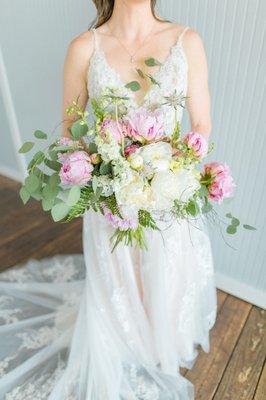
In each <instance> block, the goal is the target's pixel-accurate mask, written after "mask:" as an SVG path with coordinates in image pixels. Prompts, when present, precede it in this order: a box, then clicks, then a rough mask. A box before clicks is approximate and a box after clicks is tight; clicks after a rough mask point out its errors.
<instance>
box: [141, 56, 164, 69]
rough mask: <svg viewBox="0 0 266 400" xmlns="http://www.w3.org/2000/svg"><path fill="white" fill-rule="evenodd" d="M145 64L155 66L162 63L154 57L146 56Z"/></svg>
mask: <svg viewBox="0 0 266 400" xmlns="http://www.w3.org/2000/svg"><path fill="white" fill-rule="evenodd" d="M145 64H146V65H147V66H148V67H155V66H156V65H162V63H160V61H158V60H156V59H155V58H153V57H149V58H147V59H146V60H145Z"/></svg>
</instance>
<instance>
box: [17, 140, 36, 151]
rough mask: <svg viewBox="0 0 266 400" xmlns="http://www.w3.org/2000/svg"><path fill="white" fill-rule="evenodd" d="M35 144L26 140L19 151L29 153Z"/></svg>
mask: <svg viewBox="0 0 266 400" xmlns="http://www.w3.org/2000/svg"><path fill="white" fill-rule="evenodd" d="M33 146H34V143H33V142H25V143H24V144H23V145H22V146H21V148H20V149H19V151H18V152H19V153H28V152H29V151H30V150H31V149H32V148H33Z"/></svg>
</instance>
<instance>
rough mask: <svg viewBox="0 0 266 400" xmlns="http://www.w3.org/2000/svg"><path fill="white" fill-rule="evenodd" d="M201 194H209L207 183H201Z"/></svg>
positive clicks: (202, 195) (203, 195)
mask: <svg viewBox="0 0 266 400" xmlns="http://www.w3.org/2000/svg"><path fill="white" fill-rule="evenodd" d="M199 194H200V196H201V197H205V196H207V194H208V189H207V188H206V186H205V185H201V187H200V190H199Z"/></svg>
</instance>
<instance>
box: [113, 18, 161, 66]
mask: <svg viewBox="0 0 266 400" xmlns="http://www.w3.org/2000/svg"><path fill="white" fill-rule="evenodd" d="M106 25H107V27H108V29H109V32H110V34H111V35H112V36H113V37H114V38H115V39H116V40H117V41H118V43H119V44H120V45H121V46H122V47H123V49H124V50H125V51H126V52H127V54H128V55H129V57H130V62H131V63H134V62H135V55H136V54H137V53H138V52H139V50H140V49H141V48H142V47H143V46H144V43H145V42H146V40H147V39H148V37H150V35H151V34H152V31H153V27H154V25H152V28H151V30H150V32H149V33H148V34H147V35H146V36H145V37H144V39H143V41H142V42H141V44H140V46H139V47H138V48H137V50H136V51H135V52H134V53H131V52H130V51H129V50H128V48H127V47H126V46H125V45H124V43H123V42H122V41H121V40H120V39H119V37H118V36H116V35H114V33H113V31H112V30H111V28H110V26H109V24H108V23H107V24H106Z"/></svg>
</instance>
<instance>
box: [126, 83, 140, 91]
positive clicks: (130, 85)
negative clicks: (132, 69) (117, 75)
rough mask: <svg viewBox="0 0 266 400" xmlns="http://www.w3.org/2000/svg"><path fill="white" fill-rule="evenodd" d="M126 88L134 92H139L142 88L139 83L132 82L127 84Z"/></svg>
mask: <svg viewBox="0 0 266 400" xmlns="http://www.w3.org/2000/svg"><path fill="white" fill-rule="evenodd" d="M125 86H126V88H127V89H130V90H132V92H137V91H138V90H139V89H140V88H141V86H140V84H139V82H138V81H131V82H129V83H127V84H126V85H125Z"/></svg>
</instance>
